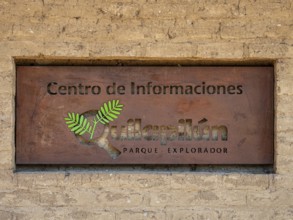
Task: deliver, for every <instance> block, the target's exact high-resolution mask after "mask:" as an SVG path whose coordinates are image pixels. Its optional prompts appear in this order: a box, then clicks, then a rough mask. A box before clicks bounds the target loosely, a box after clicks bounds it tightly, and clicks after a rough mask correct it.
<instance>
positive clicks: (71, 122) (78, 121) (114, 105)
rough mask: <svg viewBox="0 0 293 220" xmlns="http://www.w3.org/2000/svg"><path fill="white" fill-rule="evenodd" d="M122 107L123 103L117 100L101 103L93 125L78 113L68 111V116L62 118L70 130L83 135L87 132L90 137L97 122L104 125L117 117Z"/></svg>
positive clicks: (92, 135)
mask: <svg viewBox="0 0 293 220" xmlns="http://www.w3.org/2000/svg"><path fill="white" fill-rule="evenodd" d="M122 108H123V105H122V104H120V103H119V100H112V101H108V102H105V103H103V105H102V106H101V108H100V110H98V112H97V114H96V116H95V118H94V120H93V126H92V125H91V123H90V122H89V121H88V119H87V118H85V117H84V116H83V115H79V114H78V113H73V112H72V113H70V112H69V113H68V117H66V118H64V120H65V123H66V124H67V126H68V128H69V130H70V131H72V132H73V133H75V134H77V135H83V134H84V133H86V132H88V133H89V134H90V139H92V138H93V137H94V133H95V130H96V126H97V124H98V122H100V123H101V124H103V125H105V124H108V123H109V122H111V121H114V120H115V119H117V118H118V115H120V112H121V111H122Z"/></svg>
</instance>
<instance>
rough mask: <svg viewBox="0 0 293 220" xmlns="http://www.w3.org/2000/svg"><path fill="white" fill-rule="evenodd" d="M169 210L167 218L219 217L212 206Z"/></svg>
mask: <svg viewBox="0 0 293 220" xmlns="http://www.w3.org/2000/svg"><path fill="white" fill-rule="evenodd" d="M189 208H190V209H183V210H182V209H179V210H176V211H174V210H172V209H171V210H170V212H168V214H167V218H166V219H168V220H183V219H184V220H193V219H194V220H200V219H219V213H218V212H216V211H215V210H213V209H212V208H193V209H192V207H189Z"/></svg>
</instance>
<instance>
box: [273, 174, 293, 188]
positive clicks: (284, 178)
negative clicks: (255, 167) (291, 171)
mask: <svg viewBox="0 0 293 220" xmlns="http://www.w3.org/2000/svg"><path fill="white" fill-rule="evenodd" d="M292 182H293V176H292V175H275V176H274V178H273V182H272V185H273V187H275V189H276V190H280V191H281V190H284V191H288V192H293V184H292Z"/></svg>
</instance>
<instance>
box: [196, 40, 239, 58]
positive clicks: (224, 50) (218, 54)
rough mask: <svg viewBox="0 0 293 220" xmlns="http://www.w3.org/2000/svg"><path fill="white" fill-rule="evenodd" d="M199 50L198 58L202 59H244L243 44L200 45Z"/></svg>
mask: <svg viewBox="0 0 293 220" xmlns="http://www.w3.org/2000/svg"><path fill="white" fill-rule="evenodd" d="M197 49H198V53H197V56H198V57H202V58H227V59H229V58H230V59H231V58H232V59H241V58H243V44H239V43H209V44H199V45H198V48H197Z"/></svg>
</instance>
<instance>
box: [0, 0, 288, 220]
mask: <svg viewBox="0 0 293 220" xmlns="http://www.w3.org/2000/svg"><path fill="white" fill-rule="evenodd" d="M0 33H1V34H0V113H1V114H0V120H1V122H0V131H1V138H0V219H1V220H2V219H3V220H6V219H14V220H16V219H27V220H32V219H38V220H39V219H54V220H55V219H101V220H120V219H121V220H122V219H127V220H128V219H134V220H139V219H152V220H155V219H157V220H179V219H186V220H187V219H188V220H191V219H201V220H204V219H223V220H226V219H235V220H236V219H237V220H239V219H243V220H246V219H261V220H262V219H284V220H288V219H293V146H292V142H293V129H292V125H293V104H292V103H293V89H292V88H293V1H292V0H266V1H261V0H136V1H135V0H104V1H103V0H21V1H18V0H1V1H0ZM26 59H32V60H37V61H36V62H38V63H41V64H50V63H54V62H61V63H63V64H66V62H69V61H70V62H71V63H74V62H75V60H77V61H78V62H81V61H84V62H88V63H90V62H94V61H95V60H106V61H107V62H112V61H111V60H122V61H123V60H124V59H125V60H151V61H162V62H163V63H164V62H165V63H168V62H169V61H172V62H177V61H178V62H179V61H181V62H187V63H188V62H195V63H196V62H199V63H204V62H216V63H219V64H221V63H227V62H230V63H233V62H235V63H241V62H247V63H254V62H255V63H257V62H270V63H274V65H275V76H276V81H275V83H276V91H275V168H274V169H275V172H274V173H273V174H265V173H262V174H253V173H252V172H240V171H239V172H237V169H236V171H234V172H226V171H225V170H224V171H223V172H219V171H217V172H180V171H179V172H172V171H163V172H156V171H155V170H154V171H145V170H138V171H119V169H116V170H115V169H114V171H113V169H112V170H110V171H107V170H104V171H94V170H93V171H88V170H87V169H84V170H82V171H78V170H75V169H73V170H69V171H68V170H67V171H66V170H62V169H61V170H59V171H58V170H55V171H54V170H53V171H47V170H32V171H29V170H28V171H18V172H16V170H15V162H14V156H15V155H14V154H15V153H14V149H15V145H14V138H15V134H14V129H15V117H14V113H15V102H14V98H15V65H16V64H17V63H18V62H19V61H20V60H26Z"/></svg>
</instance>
